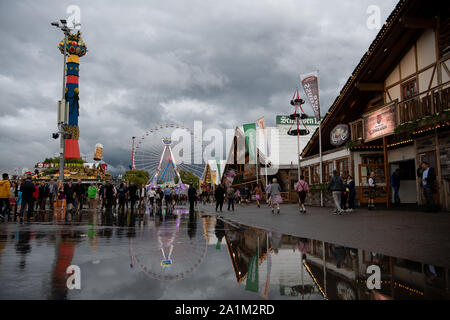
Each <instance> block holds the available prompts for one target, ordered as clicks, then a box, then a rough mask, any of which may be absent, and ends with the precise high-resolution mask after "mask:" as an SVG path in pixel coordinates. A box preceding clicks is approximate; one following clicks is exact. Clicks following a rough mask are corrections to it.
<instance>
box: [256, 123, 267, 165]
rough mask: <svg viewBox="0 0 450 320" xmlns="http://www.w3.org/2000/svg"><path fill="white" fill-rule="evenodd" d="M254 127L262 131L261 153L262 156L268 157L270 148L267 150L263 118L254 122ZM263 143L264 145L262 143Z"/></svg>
mask: <svg viewBox="0 0 450 320" xmlns="http://www.w3.org/2000/svg"><path fill="white" fill-rule="evenodd" d="M256 126H257V127H258V128H259V129H260V130H261V131H262V133H263V143H262V146H263V152H264V154H265V155H266V156H267V157H269V156H270V148H269V140H268V139H267V137H266V126H265V124H264V116H262V117H261V118H259V119H258V120H256ZM264 142H265V143H264Z"/></svg>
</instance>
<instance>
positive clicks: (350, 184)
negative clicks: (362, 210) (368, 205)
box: [347, 175, 356, 212]
mask: <svg viewBox="0 0 450 320" xmlns="http://www.w3.org/2000/svg"><path fill="white" fill-rule="evenodd" d="M347 188H348V211H349V212H352V211H353V210H354V209H355V195H356V192H355V181H353V178H352V176H351V175H348V177H347Z"/></svg>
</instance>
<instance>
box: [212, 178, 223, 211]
mask: <svg viewBox="0 0 450 320" xmlns="http://www.w3.org/2000/svg"><path fill="white" fill-rule="evenodd" d="M214 197H215V198H216V211H217V209H219V208H220V212H222V207H223V201H224V199H225V188H224V187H223V186H222V184H220V185H219V186H218V187H217V188H216V190H215V191H214Z"/></svg>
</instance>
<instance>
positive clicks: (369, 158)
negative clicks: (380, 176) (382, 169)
mask: <svg viewBox="0 0 450 320" xmlns="http://www.w3.org/2000/svg"><path fill="white" fill-rule="evenodd" d="M383 159H384V156H383V154H381V153H378V154H362V155H361V163H363V164H380V163H384V160H383Z"/></svg>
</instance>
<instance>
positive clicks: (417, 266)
mask: <svg viewBox="0 0 450 320" xmlns="http://www.w3.org/2000/svg"><path fill="white" fill-rule="evenodd" d="M70 265H76V266H78V267H79V268H80V269H79V270H80V285H81V287H80V289H71V290H70V289H68V287H67V279H68V277H69V275H68V274H67V273H66V269H67V268H68V267H69V266H70ZM374 270H375V271H374ZM368 271H369V272H368ZM377 271H379V278H377V277H376V276H377ZM373 272H375V273H373ZM368 277H370V278H369V281H368ZM373 279H375V280H376V279H379V280H380V287H379V288H377V287H373V286H371V285H373V284H374V283H375V282H373V281H371V280H373ZM368 282H369V285H368ZM0 283H1V286H0V299H201V300H205V299H225V300H226V299H233V300H234V299H288V300H323V299H327V300H328V299H329V300H337V299H350V300H367V299H414V300H421V299H448V298H449V292H448V283H449V279H448V270H447V269H445V268H442V267H440V266H434V265H429V264H427V263H426V262H415V261H409V260H405V259H399V258H396V257H390V256H386V255H383V254H382V252H370V251H365V250H362V249H359V248H347V247H343V246H340V245H339V244H335V243H325V242H323V241H320V239H318V240H316V239H306V238H299V237H294V236H290V235H284V234H280V233H276V232H272V231H270V230H262V229H257V228H253V227H249V226H243V225H238V224H235V223H228V222H227V221H226V220H222V219H220V218H219V219H216V218H215V217H208V216H206V217H200V214H199V213H198V212H195V213H194V214H189V213H188V212H187V211H186V209H185V208H178V209H177V210H176V211H175V212H174V213H173V214H170V215H166V213H165V212H163V213H162V214H160V215H156V216H150V215H149V214H148V212H147V213H145V212H139V211H138V212H136V213H131V212H122V213H120V212H116V211H114V212H112V211H107V212H103V213H102V212H87V211H85V212H83V214H79V213H75V214H69V213H67V214H65V215H64V216H61V215H54V214H52V213H48V212H47V213H45V214H43V215H42V214H41V215H40V216H38V217H36V218H35V219H34V220H33V221H30V222H26V223H24V224H17V223H13V222H8V223H2V224H0Z"/></svg>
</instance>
